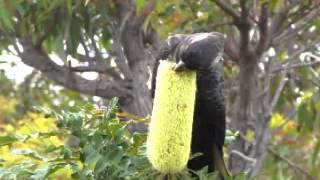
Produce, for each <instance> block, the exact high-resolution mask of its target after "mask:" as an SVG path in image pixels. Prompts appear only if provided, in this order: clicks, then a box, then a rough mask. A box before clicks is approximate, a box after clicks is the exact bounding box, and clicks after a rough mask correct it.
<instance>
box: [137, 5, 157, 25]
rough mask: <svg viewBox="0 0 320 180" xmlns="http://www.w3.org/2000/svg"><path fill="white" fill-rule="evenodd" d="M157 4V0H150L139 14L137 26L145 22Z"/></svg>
mask: <svg viewBox="0 0 320 180" xmlns="http://www.w3.org/2000/svg"><path fill="white" fill-rule="evenodd" d="M156 4H157V0H150V1H149V3H148V4H147V5H145V6H144V7H143V9H142V11H141V13H140V14H139V15H138V17H137V19H136V22H135V23H136V26H137V27H140V26H141V25H142V24H143V23H144V21H145V20H146V18H147V17H148V16H149V14H150V13H151V12H152V11H153V9H154V8H155V6H156Z"/></svg>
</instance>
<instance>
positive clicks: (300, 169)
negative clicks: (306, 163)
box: [268, 147, 315, 180]
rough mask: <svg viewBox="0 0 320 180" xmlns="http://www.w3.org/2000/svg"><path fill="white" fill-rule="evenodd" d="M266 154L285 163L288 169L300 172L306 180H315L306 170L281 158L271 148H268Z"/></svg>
mask: <svg viewBox="0 0 320 180" xmlns="http://www.w3.org/2000/svg"><path fill="white" fill-rule="evenodd" d="M268 152H270V153H271V154H272V155H274V156H275V157H276V158H278V159H280V160H282V161H284V162H285V163H287V164H288V165H289V166H290V167H292V168H293V169H295V170H298V171H300V172H302V173H303V174H304V175H305V176H307V178H308V179H310V180H315V178H314V177H312V176H311V174H309V173H308V172H307V171H306V170H304V169H302V168H301V167H299V166H297V165H295V164H294V163H293V162H291V161H290V160H289V159H287V158H285V157H283V156H282V155H280V154H278V153H277V152H276V151H275V150H274V149H272V148H271V147H268Z"/></svg>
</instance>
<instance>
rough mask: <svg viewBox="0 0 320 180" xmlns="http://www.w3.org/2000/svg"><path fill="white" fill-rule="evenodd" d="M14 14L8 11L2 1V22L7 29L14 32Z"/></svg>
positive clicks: (0, 9)
mask: <svg viewBox="0 0 320 180" xmlns="http://www.w3.org/2000/svg"><path fill="white" fill-rule="evenodd" d="M12 16H13V15H12V13H11V12H10V11H8V8H7V7H6V5H5V2H4V1H0V22H2V23H3V24H4V26H5V27H7V28H9V29H11V30H13V29H14V28H13V24H12V22H11V18H12Z"/></svg>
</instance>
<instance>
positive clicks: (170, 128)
mask: <svg viewBox="0 0 320 180" xmlns="http://www.w3.org/2000/svg"><path fill="white" fill-rule="evenodd" d="M174 65H175V64H174V63H171V62H167V61H161V62H160V65H159V68H158V72H157V77H156V89H155V97H154V103H153V110H152V116H151V122H150V125H149V134H148V138H147V156H148V159H149V161H150V162H151V164H152V165H153V167H154V168H155V169H157V170H159V171H160V172H162V173H176V172H179V171H181V170H182V169H183V168H184V167H185V166H186V164H187V162H188V159H189V155H190V146H191V136H192V121H193V112H194V105H195V94H196V72H194V71H182V72H176V71H174V70H173V67H174Z"/></svg>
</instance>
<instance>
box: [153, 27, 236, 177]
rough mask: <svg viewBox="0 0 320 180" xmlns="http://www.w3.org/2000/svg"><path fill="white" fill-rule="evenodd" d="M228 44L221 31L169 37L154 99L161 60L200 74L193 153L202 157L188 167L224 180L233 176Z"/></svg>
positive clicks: (162, 53)
mask: <svg viewBox="0 0 320 180" xmlns="http://www.w3.org/2000/svg"><path fill="white" fill-rule="evenodd" d="M224 41H225V38H224V36H223V34H222V33H219V32H208V33H195V34H175V35H172V36H169V37H168V38H167V40H166V41H165V42H164V43H163V44H162V45H161V47H160V48H159V51H158V53H157V55H156V58H155V59H156V63H155V65H154V68H153V76H152V86H151V94H152V97H153V96H154V89H155V88H156V87H155V85H156V83H155V77H156V71H157V66H158V65H159V60H166V59H171V60H173V61H175V62H176V65H175V67H174V70H175V71H184V70H186V69H190V70H195V71H196V72H197V80H196V86H197V90H196V101H195V109H194V117H193V127H192V139H191V153H192V154H200V155H197V156H195V157H193V158H191V159H190V160H189V161H188V163H187V166H188V168H189V169H190V170H192V171H197V170H200V169H202V168H204V167H206V166H207V167H208V172H214V171H216V170H217V171H218V172H219V175H220V177H221V178H222V179H227V178H228V177H230V173H229V171H228V169H227V167H226V165H225V162H224V160H223V145H224V139H225V131H226V118H225V97H224V94H223V81H224V80H223V62H222V55H223V51H224Z"/></svg>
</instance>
